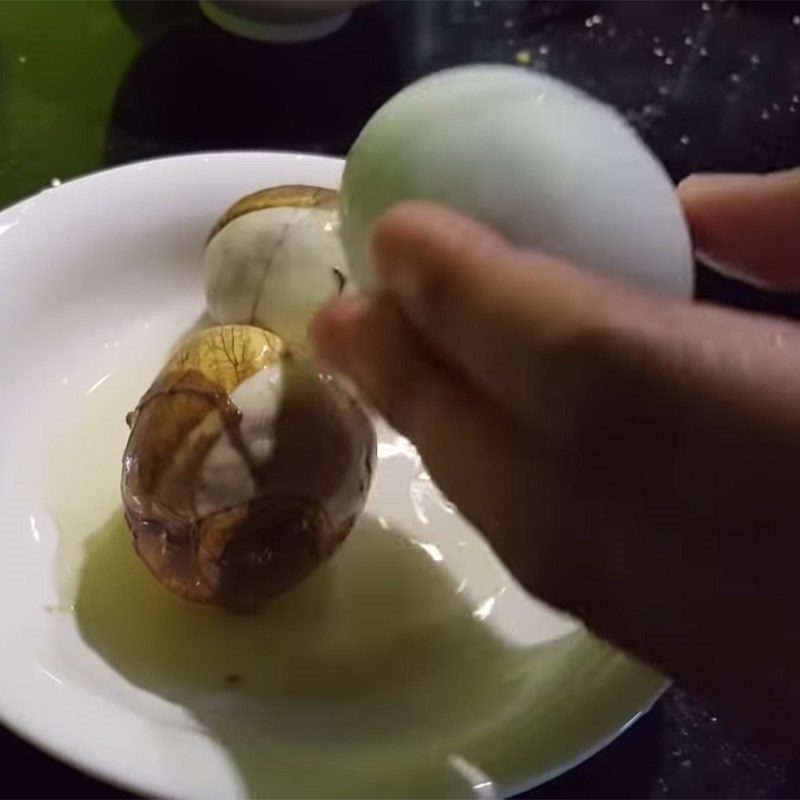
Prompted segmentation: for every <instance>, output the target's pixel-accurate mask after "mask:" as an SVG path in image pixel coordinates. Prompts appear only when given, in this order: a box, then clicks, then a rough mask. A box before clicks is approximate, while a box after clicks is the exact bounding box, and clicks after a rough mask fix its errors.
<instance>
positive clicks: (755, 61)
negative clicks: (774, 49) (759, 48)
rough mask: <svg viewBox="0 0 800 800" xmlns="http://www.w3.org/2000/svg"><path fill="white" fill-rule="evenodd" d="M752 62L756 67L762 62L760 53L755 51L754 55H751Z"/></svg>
mask: <svg viewBox="0 0 800 800" xmlns="http://www.w3.org/2000/svg"><path fill="white" fill-rule="evenodd" d="M750 63H751V64H752V65H753V66H754V67H757V66H758V65H759V64H760V63H761V58H760V57H759V55H758V53H753V55H751V56H750Z"/></svg>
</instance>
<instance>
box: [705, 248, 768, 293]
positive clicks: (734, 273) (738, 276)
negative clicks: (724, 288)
mask: <svg viewBox="0 0 800 800" xmlns="http://www.w3.org/2000/svg"><path fill="white" fill-rule="evenodd" d="M694 257H695V258H696V259H697V260H698V261H699V262H700V263H701V264H702V265H703V266H705V267H708V268H709V269H712V270H714V272H718V273H719V274H720V275H724V276H725V277H726V278H732V279H733V280H735V281H739V282H740V283H747V284H750V286H755V287H756V288H757V289H769V286H768V284H766V283H765V282H764V281H762V280H759V279H758V278H757V277H755V276H753V275H752V274H751V273H749V272H748V271H747V270H746V269H743V268H741V267H737V266H736V265H735V264H726V263H724V262H722V261H720V260H719V259H717V258H715V257H714V256H712V255H709V254H708V253H704V252H703V251H702V250H695V252H694Z"/></svg>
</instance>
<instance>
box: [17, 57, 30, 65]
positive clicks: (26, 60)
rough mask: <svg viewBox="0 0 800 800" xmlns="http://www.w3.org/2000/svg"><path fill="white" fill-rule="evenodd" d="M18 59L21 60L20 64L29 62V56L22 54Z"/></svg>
mask: <svg viewBox="0 0 800 800" xmlns="http://www.w3.org/2000/svg"><path fill="white" fill-rule="evenodd" d="M17 61H19V63H20V64H27V63H28V56H20V57H19V58H18V59H17Z"/></svg>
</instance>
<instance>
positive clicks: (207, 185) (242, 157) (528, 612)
mask: <svg viewBox="0 0 800 800" xmlns="http://www.w3.org/2000/svg"><path fill="white" fill-rule="evenodd" d="M341 168H342V162H341V161H339V160H337V159H329V158H321V157H316V156H302V155H293V154H284V153H221V154H213V155H193V156H185V157H179V158H168V159H163V160H156V161H150V162H146V163H141V164H133V165H130V166H126V167H122V168H119V169H113V170H110V171H107V172H101V173H98V174H95V175H91V176H89V177H86V178H83V179H80V180H76V181H73V182H71V183H68V184H65V185H63V186H60V187H59V188H55V189H49V190H47V191H45V192H43V193H41V194H40V195H37V196H36V197H33V198H31V199H29V200H26V201H24V202H22V203H20V204H18V205H16V206H14V207H13V208H10V209H8V210H6V211H4V212H3V213H2V214H0V271H1V273H2V280H3V289H2V291H1V292H0V320H2V322H1V323H0V325H2V339H0V341H2V349H1V350H0V369H1V370H2V372H1V373H0V374H2V376H3V391H2V393H1V394H0V454H2V456H1V458H0V525H1V526H2V534H3V535H2V537H1V538H0V641H2V642H3V644H4V647H3V658H2V659H0V687H2V689H1V690H0V717H2V720H3V722H4V723H5V724H7V725H9V726H11V727H12V728H13V729H15V730H16V731H18V732H19V733H21V734H22V735H23V736H26V737H27V738H29V739H30V740H31V741H33V742H35V743H36V744H37V745H39V746H40V747H42V748H44V749H46V750H48V751H50V752H52V753H54V754H56V755H58V756H59V757H61V758H63V759H65V760H67V761H70V762H72V763H73V764H76V765H78V766H79V767H81V768H83V769H86V770H88V771H90V772H92V773H95V774H97V775H100V776H102V777H103V778H105V779H107V780H110V781H114V782H116V783H118V784H120V785H124V786H127V787H130V788H133V789H134V790H137V791H139V792H142V793H145V794H148V795H151V794H157V795H170V796H181V797H184V796H191V797H243V796H256V797H289V796H317V797H318V796H325V797H334V796H337V797H338V796H341V797H379V796H394V797H411V796H427V797H432V796H435V797H442V796H458V797H465V796H469V795H475V796H481V797H483V796H494V795H502V794H507V793H509V792H512V791H515V790H518V789H522V788H524V787H526V786H530V785H533V784H535V783H538V782H541V781H543V780H546V779H547V778H549V777H552V776H553V775H555V774H557V773H559V772H561V771H563V770H564V769H566V768H567V767H569V766H570V765H573V764H575V763H576V762H578V761H580V760H581V759H583V758H585V757H587V756H588V755H589V754H591V753H592V752H594V751H595V750H597V749H598V748H599V747H600V746H602V745H603V744H604V743H606V742H608V741H609V740H610V739H611V738H613V736H615V735H616V734H617V733H618V732H619V731H621V730H622V729H623V728H624V727H625V726H626V725H627V724H628V723H629V722H630V721H631V720H632V719H634V718H635V717H636V716H637V715H639V714H640V713H641V712H642V711H643V710H644V709H646V708H648V707H649V706H650V704H651V703H652V702H653V700H654V699H655V697H656V696H657V695H658V693H659V692H660V690H661V689H662V687H663V681H662V679H661V678H660V677H659V676H657V675H655V674H653V673H652V672H651V671H650V670H648V669H646V668H644V667H642V666H641V665H639V664H637V663H635V662H633V661H631V660H630V659H629V658H627V657H625V656H623V655H621V654H620V653H618V652H615V651H614V650H613V649H611V648H609V647H608V646H607V645H604V644H602V643H600V642H598V641H597V640H595V639H593V638H592V637H591V636H589V635H588V634H587V633H586V632H584V631H583V630H582V629H581V628H580V627H579V626H578V625H576V624H575V623H574V622H573V621H572V620H570V619H567V618H565V617H563V616H561V615H559V614H556V613H554V612H553V611H551V610H550V609H548V608H546V607H544V606H543V605H541V604H539V603H537V602H536V601H534V600H533V599H531V598H530V597H528V596H527V595H526V594H525V593H524V592H523V591H522V590H521V589H520V588H519V586H518V585H517V584H516V583H515V582H514V580H513V579H512V578H511V577H510V576H509V574H508V573H507V572H506V570H505V569H504V568H503V566H502V565H501V564H500V563H499V562H498V560H497V559H496V558H495V557H494V555H493V554H492V552H491V550H490V549H489V548H488V547H487V545H486V543H485V542H484V541H483V540H482V539H481V537H480V536H479V535H478V534H477V533H476V532H475V531H474V530H472V529H471V528H470V527H469V526H468V525H467V524H466V523H465V522H464V521H463V520H462V519H461V518H460V516H459V514H458V512H457V511H456V509H454V508H453V507H452V506H450V505H449V504H448V503H447V502H446V501H445V500H444V499H443V498H442V497H441V496H440V495H439V493H438V492H437V490H436V487H435V486H434V485H433V484H432V483H431V481H430V479H429V477H428V475H427V474H426V472H425V467H424V465H423V464H422V463H421V462H420V460H419V458H418V457H417V454H416V453H415V451H414V448H413V447H412V446H411V445H410V444H409V442H407V441H406V440H404V439H403V438H402V437H400V436H398V435H397V434H396V433H394V432H393V431H392V430H390V429H388V428H387V427H385V426H383V425H381V424H379V425H378V428H379V440H380V445H379V457H380V458H379V462H380V464H379V468H378V470H377V475H376V480H375V484H374V487H373V489H372V492H371V495H370V499H369V503H368V507H367V512H366V514H365V516H364V518H363V519H362V520H361V522H360V523H359V525H358V526H357V528H356V530H355V531H354V532H353V533H352V535H351V536H350V538H349V539H348V541H347V542H346V543H345V545H344V546H343V547H342V549H341V550H340V552H339V553H338V554H337V555H336V556H335V557H334V558H333V560H332V561H331V562H330V564H328V565H327V566H326V567H324V568H323V569H320V570H319V571H318V572H317V573H315V574H314V575H313V576H312V577H311V578H310V579H309V580H307V581H306V582H305V583H304V584H302V585H301V586H300V587H298V588H297V589H295V590H294V591H292V592H290V593H289V594H287V595H285V596H283V597H282V598H280V599H278V600H276V601H274V602H273V603H272V604H270V605H269V607H268V608H267V609H266V610H265V611H264V612H263V613H262V614H260V615H258V616H255V617H230V616H227V615H225V614H223V613H221V612H218V611H215V610H214V609H208V608H200V607H195V606H190V605H188V604H186V603H183V602H182V601H180V600H178V599H176V598H173V597H172V596H169V595H167V594H166V593H165V592H164V591H163V590H162V589H161V588H160V587H159V586H157V585H156V584H155V583H154V582H153V581H152V580H151V578H150V577H149V576H148V574H147V573H146V571H145V569H144V567H143V566H142V565H141V564H140V563H139V562H138V561H137V560H136V558H135V556H134V555H133V552H132V548H131V546H130V543H129V541H128V539H127V532H126V530H125V528H124V523H123V521H122V518H121V515H120V510H119V503H120V501H119V490H118V483H119V472H120V455H121V453H122V448H123V446H124V443H125V439H126V435H127V428H126V425H125V414H126V412H127V411H129V410H131V409H132V408H133V406H134V405H135V403H136V401H137V399H138V398H139V396H140V395H141V394H142V393H143V392H144V390H145V389H146V388H147V386H148V385H149V383H150V381H151V379H152V378H153V377H154V375H155V373H156V372H157V370H158V369H159V368H160V366H161V365H162V363H163V361H164V359H165V357H166V355H167V353H168V352H169V351H170V350H171V348H172V347H173V346H174V344H175V342H176V341H177V340H179V339H180V337H182V336H183V335H184V334H185V333H186V331H187V330H189V329H191V328H192V327H194V326H197V325H198V324H202V323H203V312H204V305H203V292H202V281H201V270H200V257H201V251H202V246H203V242H204V240H205V237H206V234H207V232H208V231H209V229H210V227H211V225H212V223H213V222H214V221H215V219H216V218H217V216H218V215H219V214H220V212H221V211H222V210H224V209H225V208H226V207H227V206H228V205H229V204H230V203H231V202H232V201H234V200H235V199H237V198H238V197H240V196H241V195H244V194H246V193H248V192H251V191H254V190H256V189H260V188H263V187H266V186H271V185H276V184H281V183H309V184H317V185H321V186H328V187H336V186H337V184H338V181H339V177H340V172H341Z"/></svg>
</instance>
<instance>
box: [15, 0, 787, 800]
mask: <svg viewBox="0 0 800 800" xmlns="http://www.w3.org/2000/svg"><path fill="white" fill-rule="evenodd" d="M0 55H1V56H2V61H1V62H0V64H1V65H2V72H0V131H1V133H0V204H6V203H10V202H12V201H14V200H16V199H19V198H21V197H23V196H25V195H28V194H31V193H33V192H35V191H38V190H39V189H41V188H43V187H44V186H45V185H47V184H48V183H50V181H51V179H59V180H63V179H64V178H67V177H70V176H72V175H74V174H78V173H81V172H85V171H88V170H90V169H95V168H100V167H102V166H111V165H115V164H122V163H125V162H128V161H132V160H137V159H142V158H151V157H154V156H161V155H168V154H174V153H185V152H192V151H200V150H219V149H280V150H295V151H311V152H320V153H330V154H336V155H343V154H345V153H346V151H347V149H348V147H349V145H350V144H351V143H352V141H353V139H354V138H355V136H356V134H357V133H358V131H359V130H360V128H361V127H362V125H363V124H364V123H365V122H366V120H367V119H368V118H369V116H370V114H371V113H372V112H373V111H374V110H375V109H376V108H377V107H378V106H380V105H381V103H383V102H384V101H385V100H386V99H387V98H388V97H390V96H391V95H392V94H393V93H394V92H395V91H396V90H397V89H399V88H400V87H402V86H404V85H406V84H407V83H409V82H410V81H411V80H413V79H414V78H416V77H418V76H421V75H424V74H426V73H429V72H432V71H434V70H436V69H439V68H442V67H445V66H449V65H454V64H460V63H465V62H470V61H500V62H506V63H521V64H523V65H525V66H528V67H529V68H531V69H539V70H544V71H546V72H550V73H553V74H555V75H558V76H560V77H564V78H566V79H568V80H570V81H572V82H574V83H576V84H578V85H579V86H581V87H583V88H585V89H587V90H588V91H590V92H592V93H593V94H595V95H597V96H598V97H600V98H602V99H604V100H606V101H608V102H610V103H612V104H613V105H615V106H617V108H619V109H620V110H621V111H622V112H623V113H624V114H625V115H626V117H627V118H628V119H629V121H630V122H631V124H632V125H634V126H635V127H636V128H637V129H638V130H639V132H640V133H641V135H642V136H643V137H644V139H645V140H646V141H647V142H648V144H649V145H650V146H651V147H652V148H653V150H654V151H655V152H656V153H657V154H658V156H659V157H660V158H661V159H662V161H663V162H664V164H665V165H666V167H667V169H668V170H669V172H670V174H671V175H672V177H673V178H674V179H675V180H676V181H677V180H679V179H680V178H682V177H684V176H685V175H688V174H689V173H691V172H693V171H700V170H703V171H708V170H726V171H732V170H746V171H765V170H770V169H776V168H781V167H788V166H794V165H798V164H800V3H771V2H751V3H745V2H719V0H714V1H713V2H708V3H699V2H698V3H694V2H691V3H689V2H623V3H593V2H580V3H578V2H561V3H551V2H542V3H535V2H522V1H520V2H506V1H505V0H496V1H495V2H491V1H489V0H466V2H445V1H444V0H442V2H425V1H424V0H418V1H417V2H400V0H398V1H397V2H392V0H382V2H377V3H375V4H373V5H369V6H366V7H364V8H361V9H359V10H358V11H357V12H356V13H355V14H354V15H353V17H352V19H351V20H350V22H349V23H348V24H347V25H346V26H345V27H344V28H342V29H341V30H340V31H338V32H337V33H334V34H332V35H331V36H329V37H328V38H326V39H323V40H320V41H317V42H313V43H305V44H292V45H276V44H260V43H255V42H250V41H246V40H243V39H239V38H236V37H234V36H231V35H229V34H227V33H224V32H223V31H221V30H218V29H217V28H215V27H214V26H213V25H211V23H209V22H207V21H206V20H205V19H204V18H203V17H202V15H201V13H200V11H199V9H198V7H197V6H196V5H195V4H194V3H192V2H177V3H176V2H149V1H148V0H139V1H138V2H137V1H136V0H134V2H116V3H113V4H110V5H108V4H107V3H91V4H87V3H83V2H76V3H61V4H59V3H51V2H39V3H16V4H9V3H4V4H0ZM37 56H41V58H38V57H37ZM52 87H56V88H55V89H54V88H52ZM798 225H800V220H799V221H798ZM697 293H698V295H699V296H701V297H704V298H708V299H712V300H716V301H718V302H723V303H726V304H730V305H736V306H739V307H743V308H751V309H758V310H764V311H770V312H773V313H779V314H785V315H789V316H797V315H798V312H800V304H799V303H798V297H797V296H795V295H783V296H775V295H768V294H764V293H761V292H757V291H755V290H753V289H749V288H747V287H744V286H742V285H740V284H738V283H735V282H733V281H730V280H727V279H724V278H722V277H720V276H717V275H714V274H713V273H710V272H708V271H706V270H703V269H700V268H698V277H697ZM742 690H743V691H746V687H743V688H742ZM87 724H91V721H90V720H87ZM0 763H2V765H3V766H4V769H3V771H2V772H0V793H2V795H3V796H6V797H49V796H64V797H102V796H107V797H111V796H125V795H124V794H123V793H121V792H119V791H118V790H117V789H115V788H114V787H111V786H108V785H105V784H102V783H100V782H97V781H94V780H93V779H91V778H88V777H86V776H84V775H82V774H81V773H79V772H76V771H75V770H73V769H71V768H69V767H66V766H64V765H61V764H60V763H59V762H57V761H54V760H52V759H50V758H49V757H48V756H45V755H44V754H42V753H40V752H39V751H37V750H35V749H34V748H32V747H30V746H29V745H27V744H25V743H24V742H22V741H20V740H19V739H17V738H16V737H15V736H13V735H12V734H11V733H9V732H6V731H4V730H2V729H1V728H0ZM791 769H792V765H787V764H781V763H778V762H777V761H775V760H774V759H771V758H769V757H767V756H765V755H763V754H761V753H759V752H758V751H757V750H756V749H754V748H753V747H752V746H750V745H748V744H747V743H746V739H745V738H744V737H743V736H741V735H740V734H739V733H738V732H736V731H735V730H734V729H733V728H732V727H731V726H730V725H729V724H726V722H725V720H724V717H722V716H720V717H718V716H717V713H716V712H715V711H713V710H711V709H709V708H708V707H707V706H705V705H704V704H703V703H702V701H700V700H698V699H696V698H694V697H693V696H690V695H687V694H686V693H684V692H682V691H680V690H678V689H673V690H671V691H670V692H669V693H668V694H667V695H666V696H665V697H664V698H663V699H662V700H661V701H660V702H659V703H658V704H657V705H656V706H655V708H654V709H653V710H652V711H651V712H650V713H648V714H647V715H645V716H644V717H643V718H642V719H641V720H639V721H638V722H637V723H636V724H635V725H633V726H632V727H631V728H630V729H629V730H628V731H627V732H626V733H625V734H624V735H623V736H622V737H620V738H619V739H618V740H617V741H616V742H615V743H613V744H612V745H611V746H609V747H608V748H606V749H605V750H603V751H602V752H601V753H599V754H598V755H596V756H594V757H593V758H591V759H590V760H589V761H587V762H586V763H584V764H583V765H581V766H579V767H578V768H576V769H574V770H572V771H571V772H569V773H568V774H566V775H564V776H562V777H561V778H558V779H556V780H554V781H551V782H550V783H548V784H546V785H544V786H542V787H540V788H538V789H536V790H533V791H531V792H527V793H525V794H524V795H522V796H524V797H609V798H610V797H797V796H800V788H798V783H797V780H796V778H795V777H794V775H793V774H792V771H791Z"/></svg>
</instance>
